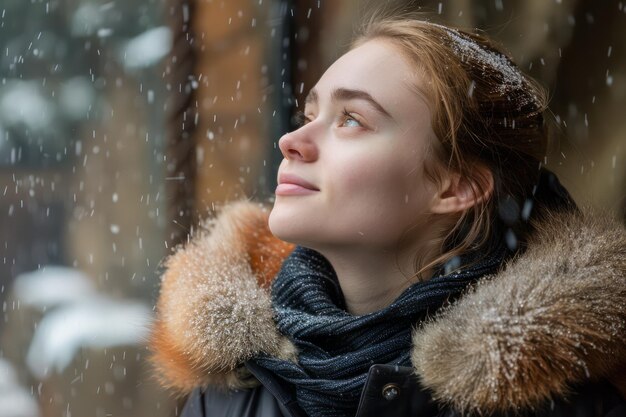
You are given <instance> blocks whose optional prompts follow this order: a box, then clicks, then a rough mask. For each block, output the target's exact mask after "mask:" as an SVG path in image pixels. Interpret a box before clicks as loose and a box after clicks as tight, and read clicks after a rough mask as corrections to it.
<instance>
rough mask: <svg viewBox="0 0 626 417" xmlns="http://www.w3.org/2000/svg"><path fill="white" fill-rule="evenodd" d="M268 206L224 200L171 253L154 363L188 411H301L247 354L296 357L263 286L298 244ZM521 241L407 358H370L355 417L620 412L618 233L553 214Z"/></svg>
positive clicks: (623, 244) (212, 416)
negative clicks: (273, 220)
mask: <svg viewBox="0 0 626 417" xmlns="http://www.w3.org/2000/svg"><path fill="white" fill-rule="evenodd" d="M267 216H268V211H267V210H266V209H265V208H263V207H261V206H259V205H257V204H254V203H250V202H236V203H231V204H230V205H227V206H225V207H224V208H223V209H222V211H221V212H220V214H219V215H218V216H217V217H216V218H215V219H213V220H210V221H209V222H207V223H206V224H205V225H204V227H203V228H202V230H201V231H200V232H199V233H197V234H196V236H195V237H194V238H193V239H192V240H191V241H190V243H189V244H187V245H186V246H185V247H180V248H178V250H177V251H176V252H175V253H174V254H173V255H172V256H171V257H170V258H169V259H168V260H167V262H166V272H165V274H164V275H163V280H162V284H161V293H160V296H159V300H158V304H157V320H156V322H155V324H154V329H153V333H152V339H151V348H152V352H153V356H152V362H153V363H154V364H155V366H156V367H157V370H158V373H159V375H160V378H161V381H162V383H163V384H164V385H165V386H167V387H170V388H173V389H174V390H175V391H176V392H178V393H180V394H184V395H186V394H190V396H189V399H188V401H187V404H186V406H185V408H184V410H183V414H182V415H183V416H184V417H218V416H219V417H221V416H229V417H230V416H232V417H244V416H245V417H252V416H256V417H258V416H264V417H273V416H293V417H298V416H304V413H303V412H302V411H301V409H300V408H299V406H298V404H297V401H296V398H295V393H294V387H292V386H289V385H288V384H287V383H285V382H284V381H282V380H280V379H278V378H277V377H275V376H274V375H273V374H271V373H270V372H268V371H266V370H264V369H261V368H259V367H258V366H255V365H254V363H253V362H250V361H249V359H251V358H253V357H254V356H255V355H257V354H259V353H260V352H265V353H267V354H270V355H273V356H276V357H280V358H283V359H287V360H293V361H295V360H297V359H296V358H297V352H295V348H294V346H293V345H292V343H291V342H290V341H289V340H288V339H287V338H286V337H285V336H283V335H281V334H280V333H279V332H278V330H277V329H276V326H275V324H274V321H273V312H272V307H271V301H270V295H269V289H268V287H269V284H270V283H271V281H272V279H273V277H274V276H275V275H276V273H277V272H278V270H279V269H280V266H281V264H282V261H283V260H284V259H285V258H286V256H287V255H288V254H289V253H290V252H291V250H293V245H291V244H289V243H286V242H283V241H280V240H278V239H276V238H275V237H273V236H272V235H271V233H270V232H269V230H268V226H267ZM538 230H539V232H538V233H537V234H536V236H535V237H534V238H533V240H532V241H531V242H530V243H529V247H528V250H526V251H525V252H524V253H523V254H522V255H520V256H518V257H517V258H515V259H513V260H512V261H510V262H509V263H508V264H507V265H506V267H505V268H503V270H502V271H501V272H499V273H498V274H496V275H495V276H490V277H485V278H483V279H481V280H480V281H479V282H478V283H477V284H475V285H473V286H472V287H470V288H469V289H468V291H466V293H464V295H463V296H462V297H461V298H460V299H458V300H457V301H456V302H454V303H453V304H451V305H450V306H449V307H447V308H445V309H443V310H442V311H441V312H439V313H437V314H436V315H435V316H434V317H431V318H429V319H428V320H427V321H425V322H424V323H419V326H418V327H417V328H416V329H415V330H414V334H413V347H412V352H411V353H412V355H411V361H412V367H411V368H409V367H406V368H405V367H393V366H387V365H382V364H379V365H373V366H372V368H371V369H370V371H369V373H368V377H367V380H366V383H365V387H364V389H363V392H362V395H361V402H360V405H359V410H358V413H357V416H358V417H365V416H404V415H407V416H408V415H411V416H420V417H426V416H439V417H453V416H454V417H456V416H461V415H485V416H504V415H523V416H546V417H547V416H551V417H556V416H559V417H560V416H563V417H565V416H568V417H570V416H571V417H574V416H580V417H592V416H594V417H595V416H603V417H618V416H626V400H625V398H626V274H625V271H626V232H625V230H624V227H623V226H622V225H620V224H619V223H617V222H616V221H615V220H612V219H610V218H609V217H606V216H601V215H598V214H592V213H590V212H585V213H584V214H558V215H557V214H555V215H553V216H552V217H551V218H549V219H546V220H544V221H543V222H542V223H541V225H540V226H539V228H538Z"/></svg>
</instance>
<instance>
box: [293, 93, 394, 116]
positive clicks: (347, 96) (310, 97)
mask: <svg viewBox="0 0 626 417" xmlns="http://www.w3.org/2000/svg"><path fill="white" fill-rule="evenodd" d="M330 96H331V99H332V100H333V101H347V100H355V99H358V100H365V101H367V102H368V103H369V104H370V105H371V106H372V107H374V109H375V110H376V111H377V112H379V113H380V114H382V115H383V116H385V117H388V118H390V119H393V118H392V117H391V115H390V114H389V112H388V111H387V110H385V108H384V107H383V106H381V105H380V104H379V103H378V102H377V101H376V100H374V98H373V97H372V96H371V95H370V94H369V93H368V92H366V91H363V90H352V89H349V88H336V89H335V90H333V92H332V94H331V95H330ZM317 100H318V95H317V91H315V89H311V90H310V91H309V94H307V96H306V99H305V100H304V102H305V104H309V103H317Z"/></svg>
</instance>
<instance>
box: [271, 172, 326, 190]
mask: <svg viewBox="0 0 626 417" xmlns="http://www.w3.org/2000/svg"><path fill="white" fill-rule="evenodd" d="M318 191H319V189H318V188H317V187H316V186H315V185H313V184H312V183H310V182H308V181H307V180H305V179H304V178H301V177H299V176H297V175H294V174H289V173H286V172H282V173H280V174H279V175H278V186H277V187H276V191H275V193H276V195H306V194H312V193H316V192H318Z"/></svg>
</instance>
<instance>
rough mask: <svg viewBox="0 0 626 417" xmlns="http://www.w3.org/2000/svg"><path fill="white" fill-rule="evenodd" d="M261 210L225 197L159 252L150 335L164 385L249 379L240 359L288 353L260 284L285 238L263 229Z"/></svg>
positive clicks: (285, 248)
mask: <svg viewBox="0 0 626 417" xmlns="http://www.w3.org/2000/svg"><path fill="white" fill-rule="evenodd" d="M267 217H268V211H267V210H266V209H265V208H263V207H261V206H260V205H258V204H254V203H251V202H247V201H240V202H235V203H231V204H228V205H226V206H225V207H224V208H223V209H222V210H221V212H220V214H219V215H218V216H217V217H216V218H215V219H213V220H210V221H208V222H206V223H205V224H204V225H203V226H202V228H201V230H200V232H199V233H198V234H197V236H195V237H194V238H193V239H192V241H191V242H190V243H189V244H188V245H187V246H186V247H184V248H178V249H177V251H176V252H175V253H174V254H173V255H172V256H170V257H169V258H168V259H167V261H166V263H165V265H166V272H165V274H164V275H163V279H162V283H161V293H160V296H159V300H158V302H157V320H156V322H155V324H154V327H153V331H152V334H151V341H150V346H151V350H152V352H153V355H152V363H153V364H154V366H155V367H156V368H157V371H158V374H159V377H160V379H161V381H162V382H163V384H164V385H165V386H167V387H170V388H173V389H175V390H176V391H178V392H179V393H182V394H186V393H188V392H190V390H191V389H193V388H194V387H197V386H206V385H217V386H220V387H223V388H241V387H245V386H249V385H250V384H251V379H250V378H248V376H249V375H247V374H246V371H245V369H244V368H242V367H241V364H242V363H243V362H244V361H245V360H247V359H249V358H251V357H253V356H255V355H256V354H258V353H260V352H265V353H268V354H271V355H274V356H278V357H282V358H285V359H293V358H294V357H295V348H294V347H293V345H292V344H291V343H290V342H289V341H287V339H286V338H285V337H283V336H281V335H280V334H279V333H278V330H277V329H276V326H275V324H274V320H273V311H272V308H271V302H270V296H269V291H268V289H267V287H268V285H269V283H270V282H271V280H272V279H273V277H274V276H275V275H276V273H277V271H278V270H279V268H280V265H281V264H282V261H283V259H284V258H285V257H286V256H287V255H288V254H289V253H290V252H291V250H292V249H293V245H291V244H288V243H285V242H282V241H280V240H278V239H277V238H275V237H273V236H272V235H271V233H270V231H269V228H268V226H267Z"/></svg>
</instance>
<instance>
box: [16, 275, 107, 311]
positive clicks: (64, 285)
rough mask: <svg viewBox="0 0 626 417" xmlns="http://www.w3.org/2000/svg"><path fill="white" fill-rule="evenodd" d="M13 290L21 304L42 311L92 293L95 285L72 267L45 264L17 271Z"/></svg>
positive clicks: (80, 298)
mask: <svg viewBox="0 0 626 417" xmlns="http://www.w3.org/2000/svg"><path fill="white" fill-rule="evenodd" d="M13 293H14V296H15V298H17V299H18V300H19V301H20V303H21V304H23V305H26V306H33V307H35V308H37V309H39V310H41V311H44V310H46V309H48V308H50V307H54V306H57V305H60V304H65V303H68V302H72V301H78V300H84V299H85V298H88V297H93V296H95V295H96V289H95V288H94V286H93V284H92V283H91V280H90V279H89V277H87V275H85V274H83V273H81V272H79V271H77V270H75V269H73V268H67V267H62V266H46V267H45V268H42V269H39V270H37V271H33V272H28V273H24V274H21V275H19V276H18V277H17V278H16V279H15V283H14V284H13Z"/></svg>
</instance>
